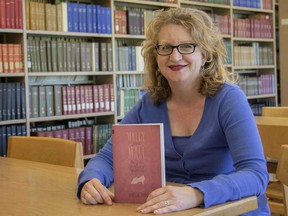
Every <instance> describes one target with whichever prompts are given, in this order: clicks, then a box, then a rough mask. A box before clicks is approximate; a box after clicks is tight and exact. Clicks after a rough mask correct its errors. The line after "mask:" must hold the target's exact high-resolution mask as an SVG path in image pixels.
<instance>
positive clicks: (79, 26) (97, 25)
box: [26, 0, 112, 34]
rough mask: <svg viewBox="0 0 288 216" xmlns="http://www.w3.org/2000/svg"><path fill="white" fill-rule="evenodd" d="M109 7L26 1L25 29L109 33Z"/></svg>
mask: <svg viewBox="0 0 288 216" xmlns="http://www.w3.org/2000/svg"><path fill="white" fill-rule="evenodd" d="M111 19H112V17H111V8H109V7H103V6H101V5H92V4H83V3H73V2H68V3H67V2H62V3H60V4H50V3H43V2H42V3H41V2H37V1H32V0H30V1H28V0H27V1H26V23H27V24H28V25H27V29H31V30H48V31H63V32H85V33H100V34H111V33H112V23H111Z"/></svg>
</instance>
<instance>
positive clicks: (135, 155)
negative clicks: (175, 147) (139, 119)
mask: <svg viewBox="0 0 288 216" xmlns="http://www.w3.org/2000/svg"><path fill="white" fill-rule="evenodd" d="M163 134H164V132H163V124H162V123H159V124H158V123H157V124H117V125H113V126H112V141H113V167H114V193H115V202H118V203H144V202H145V201H146V199H147V197H148V195H149V194H150V193H151V192H152V191H153V190H155V189H157V188H160V187H163V186H165V182H166V180H165V158H164V135H163Z"/></svg>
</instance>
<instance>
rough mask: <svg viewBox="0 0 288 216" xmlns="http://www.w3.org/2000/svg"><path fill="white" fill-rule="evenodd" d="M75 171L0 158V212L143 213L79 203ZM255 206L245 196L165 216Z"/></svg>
mask: <svg viewBox="0 0 288 216" xmlns="http://www.w3.org/2000/svg"><path fill="white" fill-rule="evenodd" d="M78 174H79V170H77V169H75V168H71V167H64V166H57V165H51V164H45V163H39V162H33V161H25V160H18V159H12V158H4V157H0V191H1V192H0V200H1V201H0V212H1V215H2V214H3V215H53V216H55V215H61V216H63V215H94V216H100V215H101V216H105V215H107V216H108V215H109V216H111V215H117V216H124V215H125V216H135V215H136V216H137V215H142V216H143V214H141V213H138V212H136V208H137V206H138V205H137V204H120V203H113V205H112V206H107V205H84V204H82V203H81V201H80V200H79V199H78V198H77V197H76V190H77V176H78ZM256 208H257V198H256V197H248V198H244V199H241V200H238V201H234V202H228V203H225V204H222V205H217V206H214V207H211V208H207V209H203V208H193V209H189V210H184V211H179V212H173V213H168V214H165V216H184V215H185V216H186V215H191V216H192V215H198V216H205V215H213V216H215V215H221V216H225V215H227V216H232V215H239V214H242V213H245V212H248V211H251V210H253V209H256ZM148 215H149V214H148ZM151 215H152V214H151Z"/></svg>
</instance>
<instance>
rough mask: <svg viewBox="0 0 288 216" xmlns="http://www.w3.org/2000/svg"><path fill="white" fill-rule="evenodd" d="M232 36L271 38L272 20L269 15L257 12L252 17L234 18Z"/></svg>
mask: <svg viewBox="0 0 288 216" xmlns="http://www.w3.org/2000/svg"><path fill="white" fill-rule="evenodd" d="M233 22H234V37H245V38H273V28H272V22H271V19H270V17H269V16H267V15H265V14H261V15H260V14H258V15H257V16H256V17H255V16H254V18H244V19H241V18H240V19H234V20H233Z"/></svg>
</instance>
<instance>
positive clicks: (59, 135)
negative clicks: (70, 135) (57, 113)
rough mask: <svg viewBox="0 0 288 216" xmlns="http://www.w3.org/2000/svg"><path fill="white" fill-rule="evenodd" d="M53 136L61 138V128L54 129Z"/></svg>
mask: <svg viewBox="0 0 288 216" xmlns="http://www.w3.org/2000/svg"><path fill="white" fill-rule="evenodd" d="M54 137H55V138H60V139H62V138H63V137H62V130H56V131H54Z"/></svg>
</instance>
